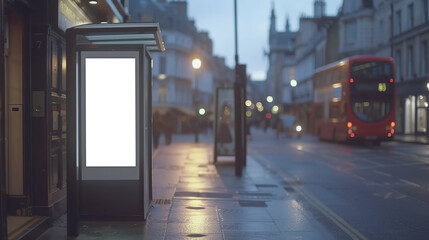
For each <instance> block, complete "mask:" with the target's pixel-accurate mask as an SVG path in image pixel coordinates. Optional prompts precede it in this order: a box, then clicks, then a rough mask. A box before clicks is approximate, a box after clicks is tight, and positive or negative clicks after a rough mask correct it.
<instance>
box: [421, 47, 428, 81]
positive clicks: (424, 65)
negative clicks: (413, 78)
mask: <svg viewBox="0 0 429 240" xmlns="http://www.w3.org/2000/svg"><path fill="white" fill-rule="evenodd" d="M420 52H421V61H420V64H421V67H420V68H421V74H422V75H423V76H425V75H426V74H428V42H427V41H423V42H422V45H421V51H420Z"/></svg>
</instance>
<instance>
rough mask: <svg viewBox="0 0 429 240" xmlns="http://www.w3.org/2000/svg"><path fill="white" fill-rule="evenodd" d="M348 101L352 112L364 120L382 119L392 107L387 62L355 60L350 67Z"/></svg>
mask: <svg viewBox="0 0 429 240" xmlns="http://www.w3.org/2000/svg"><path fill="white" fill-rule="evenodd" d="M350 74H351V78H352V79H353V81H351V83H350V101H351V106H352V110H353V112H354V114H355V115H356V117H358V118H359V119H361V120H363V121H366V122H376V121H380V120H382V119H384V118H385V117H386V116H387V115H388V114H389V113H390V111H391V110H392V108H393V101H394V95H393V81H392V82H391V81H390V79H391V78H392V77H393V76H392V66H391V65H390V63H388V62H377V61H371V62H355V63H353V64H352V65H351V69H350Z"/></svg>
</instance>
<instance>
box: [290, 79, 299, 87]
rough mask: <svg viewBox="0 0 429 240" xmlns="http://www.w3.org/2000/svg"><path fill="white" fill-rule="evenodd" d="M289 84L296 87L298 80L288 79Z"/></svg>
mask: <svg viewBox="0 0 429 240" xmlns="http://www.w3.org/2000/svg"><path fill="white" fill-rule="evenodd" d="M290 85H291V86H292V87H296V85H298V82H297V81H296V80H295V79H292V80H290Z"/></svg>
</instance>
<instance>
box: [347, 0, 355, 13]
mask: <svg viewBox="0 0 429 240" xmlns="http://www.w3.org/2000/svg"><path fill="white" fill-rule="evenodd" d="M347 2H348V3H349V7H348V10H349V11H348V12H353V11H354V10H355V9H356V0H348V1H347Z"/></svg>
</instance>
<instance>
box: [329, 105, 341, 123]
mask: <svg viewBox="0 0 429 240" xmlns="http://www.w3.org/2000/svg"><path fill="white" fill-rule="evenodd" d="M340 113H341V111H340V104H339V102H331V103H330V104H329V118H330V119H338V118H340V116H341V114H340Z"/></svg>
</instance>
